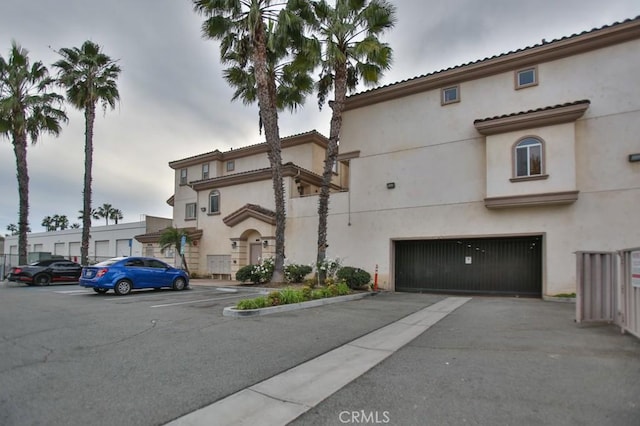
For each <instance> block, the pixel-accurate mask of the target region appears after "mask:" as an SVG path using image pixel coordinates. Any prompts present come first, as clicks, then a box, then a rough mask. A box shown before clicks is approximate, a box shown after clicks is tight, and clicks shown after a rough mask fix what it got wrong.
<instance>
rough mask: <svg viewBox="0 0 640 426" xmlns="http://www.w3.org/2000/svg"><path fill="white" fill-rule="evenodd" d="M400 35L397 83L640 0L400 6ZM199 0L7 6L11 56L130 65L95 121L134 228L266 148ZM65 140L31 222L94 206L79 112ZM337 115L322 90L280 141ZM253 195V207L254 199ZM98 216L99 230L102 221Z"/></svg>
mask: <svg viewBox="0 0 640 426" xmlns="http://www.w3.org/2000/svg"><path fill="white" fill-rule="evenodd" d="M392 3H394V4H395V5H396V8H397V18H398V22H397V24H396V28H395V29H393V30H391V31H390V32H388V33H387V34H386V35H385V36H384V37H383V39H384V40H385V41H386V42H388V43H390V45H391V47H392V48H393V50H394V64H393V68H392V69H391V70H390V71H389V72H388V73H387V74H386V75H385V77H384V79H383V80H382V81H381V84H383V85H384V84H389V83H393V82H397V81H401V80H404V79H407V78H411V77H415V76H418V75H422V74H427V73H431V72H434V71H439V70H442V69H445V68H448V67H452V66H456V65H460V64H463V63H466V62H471V61H475V60H478V59H483V58H485V57H489V56H493V55H497V54H501V53H505V52H507V51H510V50H515V49H520V48H524V47H526V46H531V45H534V44H537V43H540V41H541V40H542V39H543V38H545V39H546V40H547V41H550V40H552V39H556V38H560V37H563V36H568V35H571V34H574V33H578V32H582V31H585V30H590V29H592V28H594V27H601V26H603V25H609V24H611V23H613V22H615V21H622V20H624V19H628V18H634V17H636V16H638V15H640V3H639V2H638V1H637V0H608V1H606V2H605V1H603V0H537V1H530V0H396V1H392ZM191 4H192V3H191V1H190V0H110V1H104V0H29V1H26V0H1V2H0V55H2V56H3V57H5V58H6V57H7V55H8V52H9V47H10V43H11V40H16V41H17V42H18V43H19V44H20V45H22V46H23V47H25V48H26V49H28V50H29V52H30V59H31V61H32V62H33V61H36V60H40V61H42V62H44V63H45V64H46V65H47V66H50V64H52V63H53V62H55V61H56V60H57V59H58V56H57V54H56V53H54V52H53V50H52V49H59V48H61V47H79V46H80V45H81V44H82V43H83V42H84V41H85V40H88V39H90V40H92V41H93V42H96V43H98V44H100V45H101V46H102V47H103V49H104V52H105V53H106V54H108V55H109V56H111V57H112V58H114V59H117V60H118V61H119V65H120V66H121V68H122V73H121V76H120V78H119V80H118V87H119V90H120V96H121V102H120V103H119V105H118V106H117V108H116V110H114V111H108V112H107V113H106V115H103V114H102V113H100V114H99V115H98V117H97V119H96V122H95V136H94V147H95V151H94V168H93V205H94V207H97V206H100V205H102V204H103V203H110V204H112V205H113V206H114V207H116V208H119V209H121V210H122V211H123V212H124V222H134V221H138V220H140V218H141V216H142V215H155V216H163V217H171V215H172V211H171V208H170V207H169V206H168V205H167V204H166V200H167V199H168V198H169V197H170V196H171V195H172V193H173V171H172V170H171V169H170V168H169V166H168V164H167V163H168V162H169V161H172V160H177V159H180V158H184V157H188V156H192V155H196V154H200V153H204V152H209V151H213V150H215V149H219V150H221V151H225V150H228V149H230V148H236V147H241V146H244V145H249V144H255V143H260V142H263V141H264V138H263V136H261V135H260V134H259V133H258V125H257V122H258V120H257V117H258V112H257V107H256V106H244V105H243V104H242V103H241V102H231V96H232V94H233V91H232V89H231V88H230V87H228V86H227V85H226V83H225V81H224V80H223V78H222V68H221V66H220V64H219V61H218V50H217V45H216V42H214V41H210V40H204V39H203V38H202V37H201V32H200V28H201V22H202V18H201V17H200V16H198V15H197V14H195V13H194V12H193V10H192V7H191ZM67 113H68V116H69V124H68V125H65V126H64V127H63V130H62V133H61V134H60V136H59V137H58V138H53V137H49V136H45V137H42V138H41V139H40V140H39V141H38V144H37V145H35V146H29V148H28V154H27V161H28V166H29V176H30V196H29V198H30V200H29V201H30V214H29V221H30V224H31V229H32V230H33V231H34V232H41V231H43V228H42V227H41V226H40V223H41V222H42V218H44V217H45V216H47V215H54V214H61V215H62V214H64V215H67V217H68V218H69V220H70V221H71V222H72V223H73V222H81V221H80V220H77V219H76V218H77V216H78V210H80V209H81V208H82V179H83V172H84V171H83V167H84V158H83V156H84V151H83V146H84V117H83V114H82V113H81V112H79V111H76V110H73V109H71V108H70V107H67ZM328 114H329V113H328V108H325V109H323V111H322V113H320V112H319V111H318V107H317V103H316V99H315V95H314V96H313V97H311V98H309V99H308V100H307V103H306V105H305V107H304V109H303V110H302V111H300V112H298V113H297V114H295V115H290V114H289V113H282V114H280V135H281V136H288V135H292V134H296V133H301V132H306V131H309V130H312V129H316V130H318V131H320V132H321V133H323V134H325V135H327V134H328V129H329V115H328ZM248 201H251V200H248ZM17 220H18V192H17V181H16V166H15V156H14V153H13V147H12V145H11V143H10V141H9V140H7V139H6V138H4V139H0V235H4V234H5V233H6V232H5V230H6V226H7V225H8V224H10V223H17ZM101 223H102V222H100V221H94V224H96V225H98V224H101Z"/></svg>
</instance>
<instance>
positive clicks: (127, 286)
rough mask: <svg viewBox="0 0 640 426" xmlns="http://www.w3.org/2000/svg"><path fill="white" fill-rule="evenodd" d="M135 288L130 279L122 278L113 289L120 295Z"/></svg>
mask: <svg viewBox="0 0 640 426" xmlns="http://www.w3.org/2000/svg"><path fill="white" fill-rule="evenodd" d="M132 288H133V286H132V284H131V281H129V280H120V281H118V282H117V283H116V285H115V286H114V287H113V291H115V292H116V294H117V295H118V296H124V295H127V294H129V293H131V289H132Z"/></svg>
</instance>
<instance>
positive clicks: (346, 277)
mask: <svg viewBox="0 0 640 426" xmlns="http://www.w3.org/2000/svg"><path fill="white" fill-rule="evenodd" d="M337 277H338V279H339V280H340V281H344V282H345V283H346V284H347V285H348V286H349V288H360V287H362V286H363V285H366V284H369V281H371V274H369V273H368V272H367V271H365V270H363V269H360V268H354V267H353V266H343V267H342V268H340V269H339V270H338V273H337Z"/></svg>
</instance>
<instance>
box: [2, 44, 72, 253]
mask: <svg viewBox="0 0 640 426" xmlns="http://www.w3.org/2000/svg"><path fill="white" fill-rule="evenodd" d="M54 83H55V80H54V79H53V78H51V77H50V76H49V71H48V70H47V67H45V66H44V65H43V64H42V62H40V61H37V62H34V63H33V64H31V62H30V60H29V52H28V51H27V50H26V49H24V48H22V47H20V46H19V45H18V44H17V43H16V42H12V43H11V49H10V50H9V56H8V57H7V59H5V58H3V57H2V56H1V55H0V137H6V138H7V139H10V140H11V143H12V144H13V152H14V154H15V157H16V169H17V178H18V262H19V263H20V264H25V263H26V262H27V232H29V231H28V230H29V171H28V169H27V142H28V140H29V139H30V140H31V144H35V143H36V142H37V141H38V138H39V137H40V134H41V133H49V134H51V135H54V136H57V135H59V134H60V130H61V127H60V124H61V123H62V122H66V121H67V115H66V114H65V113H64V111H63V110H62V109H60V107H61V105H62V102H63V100H64V99H63V98H62V96H60V95H59V94H57V93H54V92H51V91H50V88H51V86H52V85H53V84H54Z"/></svg>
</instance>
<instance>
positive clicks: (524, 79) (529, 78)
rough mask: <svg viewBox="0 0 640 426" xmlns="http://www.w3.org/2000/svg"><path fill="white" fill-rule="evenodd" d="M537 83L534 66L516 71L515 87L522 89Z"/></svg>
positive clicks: (536, 72) (536, 73)
mask: <svg viewBox="0 0 640 426" xmlns="http://www.w3.org/2000/svg"><path fill="white" fill-rule="evenodd" d="M537 84H538V71H537V69H536V68H535V67H533V68H527V69H522V70H518V71H516V89H524V88H525V87H531V86H536V85H537Z"/></svg>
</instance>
